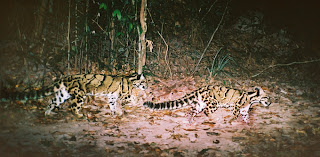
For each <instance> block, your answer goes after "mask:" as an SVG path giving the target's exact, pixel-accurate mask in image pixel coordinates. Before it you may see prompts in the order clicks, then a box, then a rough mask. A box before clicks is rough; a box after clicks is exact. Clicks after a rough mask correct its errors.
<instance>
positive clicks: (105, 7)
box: [99, 3, 107, 10]
mask: <svg viewBox="0 0 320 157" xmlns="http://www.w3.org/2000/svg"><path fill="white" fill-rule="evenodd" d="M101 8H103V9H104V10H107V5H106V3H101V4H100V6H99V9H101Z"/></svg>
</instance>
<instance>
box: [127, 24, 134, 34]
mask: <svg viewBox="0 0 320 157" xmlns="http://www.w3.org/2000/svg"><path fill="white" fill-rule="evenodd" d="M132 28H133V24H132V23H129V28H128V32H129V33H130V32H131V30H132Z"/></svg>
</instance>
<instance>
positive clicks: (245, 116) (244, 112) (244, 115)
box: [240, 104, 251, 123]
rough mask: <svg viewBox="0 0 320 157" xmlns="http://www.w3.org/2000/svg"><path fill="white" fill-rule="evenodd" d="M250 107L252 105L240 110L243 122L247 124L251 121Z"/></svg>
mask: <svg viewBox="0 0 320 157" xmlns="http://www.w3.org/2000/svg"><path fill="white" fill-rule="evenodd" d="M250 106H251V104H249V105H247V106H245V107H243V108H241V109H240V114H241V116H242V118H243V121H245V122H246V123H248V121H249V114H248V112H249V109H250Z"/></svg>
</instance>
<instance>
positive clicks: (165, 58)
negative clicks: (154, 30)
mask: <svg viewBox="0 0 320 157" xmlns="http://www.w3.org/2000/svg"><path fill="white" fill-rule="evenodd" d="M158 34H159V36H160V37H161V39H162V40H163V42H164V44H166V47H167V49H166V55H165V57H164V60H165V62H166V64H167V67H168V69H169V73H170V78H172V72H171V68H170V66H169V63H168V60H167V56H168V50H169V46H168V44H167V42H166V41H165V40H164V38H163V37H162V35H161V34H160V33H159V31H158Z"/></svg>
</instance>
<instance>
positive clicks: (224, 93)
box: [143, 85, 271, 122]
mask: <svg viewBox="0 0 320 157" xmlns="http://www.w3.org/2000/svg"><path fill="white" fill-rule="evenodd" d="M256 103H261V104H263V105H264V106H269V105H270V104H271V102H270V99H269V97H268V96H266V94H265V92H264V91H263V90H262V89H261V88H260V87H255V89H254V91H252V92H246V91H241V90H237V89H232V88H229V87H224V86H213V85H209V86H205V87H202V88H199V89H197V90H195V91H193V92H191V93H189V94H187V95H185V96H184V97H182V98H180V99H178V100H174V101H167V102H161V103H153V102H145V103H144V104H143V105H144V106H146V107H148V108H151V109H155V110H168V109H169V110H174V109H178V108H181V107H184V106H187V105H191V111H190V122H191V121H192V120H193V117H195V116H196V115H197V114H198V113H200V112H202V111H204V113H205V114H206V115H207V116H208V115H209V114H211V113H214V112H215V111H216V110H217V109H218V108H228V107H232V108H233V110H232V112H233V115H234V116H233V118H232V119H231V120H230V122H231V121H233V120H235V119H237V118H238V116H239V114H241V115H242V117H243V120H244V121H245V122H248V118H249V115H248V111H249V108H250V106H251V105H252V104H256Z"/></svg>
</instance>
